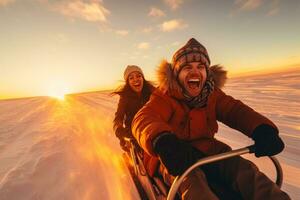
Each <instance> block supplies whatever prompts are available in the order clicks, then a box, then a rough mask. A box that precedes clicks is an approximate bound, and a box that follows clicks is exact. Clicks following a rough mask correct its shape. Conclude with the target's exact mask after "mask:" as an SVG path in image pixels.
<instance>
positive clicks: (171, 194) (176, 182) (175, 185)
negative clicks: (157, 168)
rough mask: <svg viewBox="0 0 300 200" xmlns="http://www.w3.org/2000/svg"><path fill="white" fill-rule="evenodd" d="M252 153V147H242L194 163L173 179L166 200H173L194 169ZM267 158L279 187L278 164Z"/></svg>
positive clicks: (280, 171) (271, 157)
mask: <svg viewBox="0 0 300 200" xmlns="http://www.w3.org/2000/svg"><path fill="white" fill-rule="evenodd" d="M254 151H255V149H254V146H253V145H252V146H248V147H244V148H241V149H236V150H233V151H230V152H226V153H221V154H217V155H213V156H209V157H206V158H203V159H200V160H199V161H198V162H196V163H195V164H193V165H192V166H191V167H190V168H188V169H187V170H186V171H185V172H184V173H183V174H182V175H181V176H177V177H176V178H175V180H174V182H173V184H172V186H171V188H170V190H169V194H168V197H167V200H173V199H174V198H175V195H176V193H177V190H178V188H179V186H180V185H181V183H182V181H183V179H184V178H185V177H186V176H187V175H188V174H189V173H190V172H191V171H192V170H194V169H195V168H196V167H199V166H201V165H205V164H208V163H212V162H216V161H219V160H223V159H227V158H231V157H234V156H240V155H243V154H247V153H254ZM269 158H270V159H271V161H272V162H273V164H274V165H275V168H276V173H277V179H276V184H277V185H278V186H279V187H281V185H282V179H283V178H282V177H283V173H282V168H281V166H280V163H279V162H278V160H277V159H276V158H275V157H274V156H270V157H269Z"/></svg>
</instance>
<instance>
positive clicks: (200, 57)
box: [172, 38, 210, 77]
mask: <svg viewBox="0 0 300 200" xmlns="http://www.w3.org/2000/svg"><path fill="white" fill-rule="evenodd" d="M190 62H201V63H203V64H205V66H206V69H208V67H209V66H210V59H209V56H208V53H207V50H206V48H205V47H204V46H203V45H202V44H200V43H199V42H198V41H197V40H196V39H194V38H191V39H190V40H189V41H188V42H187V43H186V44H185V45H184V46H183V47H181V48H180V49H178V50H177V51H176V52H175V53H174V55H173V58H172V68H173V72H174V75H175V76H176V77H177V76H178V74H179V72H180V70H181V69H182V67H183V66H185V65H186V64H187V63H190Z"/></svg>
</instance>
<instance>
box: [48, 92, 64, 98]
mask: <svg viewBox="0 0 300 200" xmlns="http://www.w3.org/2000/svg"><path fill="white" fill-rule="evenodd" d="M49 96H50V97H54V98H56V99H59V100H64V99H65V94H62V93H61V94H59V93H57V94H50V95H49Z"/></svg>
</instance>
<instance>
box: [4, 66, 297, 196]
mask: <svg viewBox="0 0 300 200" xmlns="http://www.w3.org/2000/svg"><path fill="white" fill-rule="evenodd" d="M299 80H300V73H299V71H298V72H296V73H295V72H293V73H291V72H290V73H286V74H273V75H265V76H262V77H247V78H243V79H233V80H230V81H229V83H228V84H227V86H226V88H225V91H226V92H227V93H228V94H231V95H233V96H234V97H236V98H239V99H242V100H243V101H244V102H246V103H247V104H248V105H250V106H252V107H253V108H255V109H256V110H258V111H259V112H262V113H263V114H265V115H266V116H268V117H270V118H271V119H272V120H273V121H274V122H275V123H276V124H277V125H278V126H279V128H280V134H281V136H282V137H283V139H284V141H285V143H286V149H285V151H284V152H283V153H282V154H280V155H279V156H278V158H279V159H280V161H281V163H282V166H283V170H284V185H283V189H284V190H285V191H287V192H288V193H289V194H290V195H291V197H292V198H293V199H300V156H299V154H300V150H299V148H300V137H299V129H300V127H299V125H300V103H299V99H300V90H299V87H300V84H299ZM117 101H118V97H116V96H115V97H112V96H110V95H109V94H108V93H105V92H95V93H86V94H76V95H70V96H68V98H67V99H66V100H64V101H59V100H56V99H52V98H48V97H34V98H26V99H16V100H1V101H0V199H1V200H3V199H5V200H6V199H7V200H14V199H17V200H19V199H20V200H21V199H22V200H27V199H53V200H54V199H55V200H56V199H72V200H76V199H78V200H79V199H80V200H84V199H86V200H94V199H126V200H129V199H139V197H138V194H137V191H136V189H135V188H134V184H133V182H132V181H131V179H130V176H129V173H128V171H127V169H126V168H125V166H124V165H123V163H122V158H121V154H122V151H121V149H120V148H119V145H118V140H117V139H116V138H115V136H114V134H113V131H112V119H113V116H114V112H115V109H116V105H117ZM220 125H221V124H220ZM217 137H218V138H220V139H221V140H224V141H226V142H227V143H229V144H231V145H232V146H233V147H234V148H237V147H243V146H246V145H248V144H251V143H252V141H251V140H250V139H248V138H246V137H245V136H243V135H241V134H237V132H235V131H232V130H230V129H229V128H225V127H224V126H223V125H221V127H220V129H219V134H217ZM251 159H254V161H255V163H257V164H258V165H259V167H260V169H262V170H263V171H264V172H266V173H267V174H268V175H270V176H271V177H273V176H274V172H272V170H271V169H272V165H271V163H270V162H268V161H267V159H255V158H253V157H251Z"/></svg>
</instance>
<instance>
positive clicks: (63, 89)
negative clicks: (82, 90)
mask: <svg viewBox="0 0 300 200" xmlns="http://www.w3.org/2000/svg"><path fill="white" fill-rule="evenodd" d="M68 93H70V90H69V87H67V86H66V84H65V83H64V82H62V81H56V84H55V85H51V88H49V89H48V92H47V95H48V96H50V97H53V98H56V99H58V100H64V99H65V95H66V94H68Z"/></svg>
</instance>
